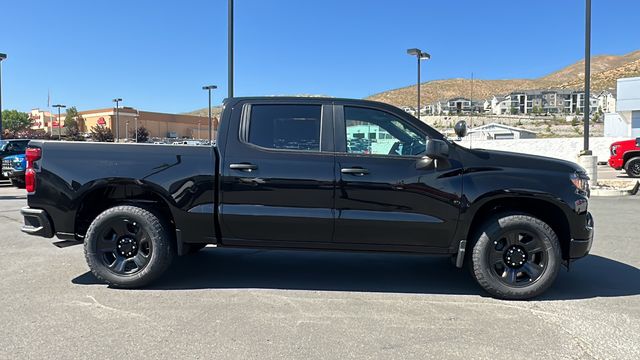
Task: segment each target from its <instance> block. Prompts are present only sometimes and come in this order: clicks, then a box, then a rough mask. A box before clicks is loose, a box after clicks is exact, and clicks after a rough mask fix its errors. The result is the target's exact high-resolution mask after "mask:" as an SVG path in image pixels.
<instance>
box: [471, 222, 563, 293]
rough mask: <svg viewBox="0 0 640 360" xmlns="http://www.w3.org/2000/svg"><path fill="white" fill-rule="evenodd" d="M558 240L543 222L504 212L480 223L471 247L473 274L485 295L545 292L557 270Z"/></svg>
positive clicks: (559, 255)
mask: <svg viewBox="0 0 640 360" xmlns="http://www.w3.org/2000/svg"><path fill="white" fill-rule="evenodd" d="M560 263H561V253H560V243H559V241H558V237H557V236H556V233H555V232H554V231H553V229H551V227H550V226H549V225H547V224H546V223H545V222H543V221H541V220H540V219H537V218H535V217H533V216H529V215H520V214H505V215H502V216H496V217H493V218H492V219H490V220H489V221H487V222H486V223H485V224H484V227H483V231H482V232H481V234H480V235H479V236H478V238H477V240H476V242H475V245H474V246H473V251H472V257H471V267H472V274H473V277H474V278H475V279H476V281H477V282H478V284H480V286H482V288H483V289H485V290H486V291H487V292H488V293H489V294H491V295H492V296H494V297H497V298H502V299H509V300H524V299H530V298H533V297H536V296H538V295H540V294H542V293H543V292H545V291H546V290H547V289H548V288H549V287H550V286H551V285H552V284H553V282H554V281H555V279H556V277H557V275H558V272H559V270H560Z"/></svg>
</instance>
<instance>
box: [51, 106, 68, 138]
mask: <svg viewBox="0 0 640 360" xmlns="http://www.w3.org/2000/svg"><path fill="white" fill-rule="evenodd" d="M53 107H54V108H58V140H60V139H61V138H62V128H61V127H60V109H63V108H66V107H67V106H66V105H61V104H56V105H53ZM51 133H52V135H53V130H51Z"/></svg>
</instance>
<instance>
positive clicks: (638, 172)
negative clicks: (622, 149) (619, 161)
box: [624, 156, 640, 178]
mask: <svg viewBox="0 0 640 360" xmlns="http://www.w3.org/2000/svg"><path fill="white" fill-rule="evenodd" d="M624 171H626V172H627V175H629V177H632V178H637V177H640V156H638V157H634V158H631V159H629V160H628V161H627V163H626V164H624Z"/></svg>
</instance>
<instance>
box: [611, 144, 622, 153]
mask: <svg viewBox="0 0 640 360" xmlns="http://www.w3.org/2000/svg"><path fill="white" fill-rule="evenodd" d="M619 147H620V145H612V146H611V155H616V154H617V153H618V148H619Z"/></svg>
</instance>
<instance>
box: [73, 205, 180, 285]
mask: <svg viewBox="0 0 640 360" xmlns="http://www.w3.org/2000/svg"><path fill="white" fill-rule="evenodd" d="M84 251H85V257H86V260H87V264H88V265H89V268H90V269H91V272H92V273H93V274H94V275H95V276H96V277H97V278H99V279H101V280H103V281H105V282H107V283H108V284H110V285H113V286H115V287H123V288H135V287H141V286H144V285H147V284H149V283H150V282H152V281H154V280H156V279H157V278H158V277H160V276H161V275H162V274H163V273H164V272H165V270H166V269H167V268H168V267H169V265H170V264H171V261H172V259H173V257H174V250H173V245H172V241H171V237H170V236H169V232H168V231H167V227H166V225H165V224H164V223H163V222H162V221H161V220H160V218H158V217H157V216H156V215H155V214H153V213H151V212H150V211H148V210H145V209H143V208H140V207H136V206H116V207H113V208H111V209H108V210H106V211H104V212H103V213H101V214H100V215H98V217H97V218H96V219H95V220H94V221H93V222H92V223H91V225H90V226H89V230H88V231H87V235H86V238H85V243H84Z"/></svg>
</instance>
